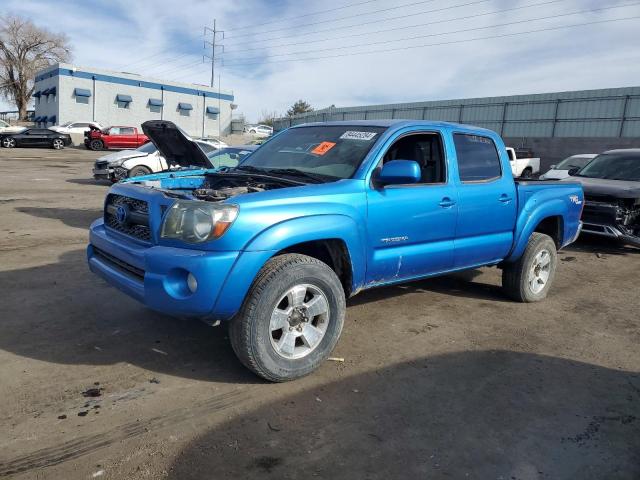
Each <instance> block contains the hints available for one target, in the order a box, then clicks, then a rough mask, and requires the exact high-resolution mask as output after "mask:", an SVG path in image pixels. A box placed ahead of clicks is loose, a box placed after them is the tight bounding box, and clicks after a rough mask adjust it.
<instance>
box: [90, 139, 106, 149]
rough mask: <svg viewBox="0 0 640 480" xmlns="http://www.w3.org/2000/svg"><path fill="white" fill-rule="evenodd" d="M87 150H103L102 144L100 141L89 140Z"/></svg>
mask: <svg viewBox="0 0 640 480" xmlns="http://www.w3.org/2000/svg"><path fill="white" fill-rule="evenodd" d="M89 148H90V149H91V150H102V149H103V148H104V143H103V141H102V140H91V142H89Z"/></svg>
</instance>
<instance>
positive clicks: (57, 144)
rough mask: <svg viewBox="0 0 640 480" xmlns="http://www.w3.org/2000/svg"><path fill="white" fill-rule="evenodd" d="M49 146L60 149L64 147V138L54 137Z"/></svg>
mask: <svg viewBox="0 0 640 480" xmlns="http://www.w3.org/2000/svg"><path fill="white" fill-rule="evenodd" d="M51 148H53V149H54V150H62V149H63V148H64V140H62V139H61V138H54V139H53V141H52V142H51Z"/></svg>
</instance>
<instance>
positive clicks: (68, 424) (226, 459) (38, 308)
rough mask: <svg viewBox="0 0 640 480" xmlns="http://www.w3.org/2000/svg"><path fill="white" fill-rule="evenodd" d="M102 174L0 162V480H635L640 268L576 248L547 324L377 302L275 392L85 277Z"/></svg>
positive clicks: (83, 164) (76, 155)
mask: <svg viewBox="0 0 640 480" xmlns="http://www.w3.org/2000/svg"><path fill="white" fill-rule="evenodd" d="M98 155H99V154H98V153H95V152H87V151H86V150H82V149H65V150H64V151H61V152H58V151H53V150H39V149H29V150H27V149H15V150H6V149H0V168H1V172H2V175H0V219H1V221H0V291H1V292H2V295H1V296H0V399H1V401H0V477H7V476H8V477H15V478H65V479H76V478H116V479H121V478H172V479H189V478H278V479H285V478H292V479H293V478H303V477H307V478H308V477H318V478H328V479H336V478H345V479H354V478H372V479H374V478H375V479H377V478H380V479H383V478H384V479H388V478H430V479H438V478H477V479H490V478H491V479H565V478H566V479H578V478H580V479H598V480H600V479H610V478H615V479H637V478H640V374H639V373H638V372H639V371H640V349H639V348H638V345H639V343H640V330H639V326H640V317H639V315H638V312H639V311H640V287H639V286H638V285H639V283H640V282H639V280H640V275H639V273H638V272H639V268H640V251H638V250H634V249H631V248H623V247H612V246H609V245H608V244H607V242H604V241H599V240H584V239H581V240H580V241H579V242H578V243H576V244H575V245H573V246H571V247H570V248H568V249H566V250H565V251H563V252H562V253H561V255H560V258H561V262H560V266H559V271H558V275H557V278H556V282H555V285H554V288H553V289H552V292H551V295H550V297H549V298H548V299H547V300H546V301H545V302H542V303H538V304H531V305H522V304H516V303H513V302H510V301H508V300H507V299H505V297H503V295H502V294H501V292H500V289H499V281H500V276H499V272H498V271H497V270H496V269H480V270H475V271H472V272H466V273H464V274H460V275H455V276H448V277H443V278H438V279H431V280H427V281H421V282H414V283H410V284H406V285H402V286H395V287H388V288H382V289H377V290H372V291H368V292H364V293H362V294H360V295H358V296H356V297H355V298H353V299H351V300H350V301H349V306H348V312H347V320H346V323H345V329H344V332H343V335H342V339H341V341H340V342H339V344H338V347H337V349H336V351H335V352H334V356H335V357H343V358H344V362H334V361H330V362H327V363H326V364H325V365H323V366H322V367H321V368H320V370H319V371H318V372H316V373H315V374H313V375H311V376H309V377H307V378H304V379H302V380H300V381H296V382H292V383H287V384H281V385H272V384H267V383H265V382H262V381H261V380H259V379H258V378H256V377H254V376H253V375H252V374H251V373H249V372H247V371H246V370H245V369H244V368H242V367H241V366H240V365H239V363H238V362H237V361H236V359H235V357H234V355H233V352H232V351H231V348H230V347H229V345H228V341H227V338H226V334H225V329H224V327H218V328H212V327H207V326H206V325H204V324H200V323H197V322H185V321H180V320H176V319H172V318H169V317H166V316H163V315H160V314H157V313H153V312H151V311H149V310H146V309H145V308H143V307H142V306H141V305H139V304H137V303H136V302H135V301H133V300H131V299H129V298H128V297H125V296H124V295H122V294H120V293H119V292H117V291H116V290H114V289H112V288H110V287H108V286H107V285H106V284H105V283H104V282H103V281H102V280H100V279H98V278H97V277H95V276H93V275H91V274H90V273H89V272H88V270H87V267H86V262H85V253H84V248H85V246H86V242H87V227H88V225H89V224H90V222H91V221H92V220H93V219H95V218H97V217H99V216H100V215H101V205H102V201H103V198H104V195H105V193H106V191H107V189H108V185H105V184H99V183H96V182H94V181H93V180H92V179H91V177H90V169H91V163H92V161H93V159H95V158H96V157H97V156H98Z"/></svg>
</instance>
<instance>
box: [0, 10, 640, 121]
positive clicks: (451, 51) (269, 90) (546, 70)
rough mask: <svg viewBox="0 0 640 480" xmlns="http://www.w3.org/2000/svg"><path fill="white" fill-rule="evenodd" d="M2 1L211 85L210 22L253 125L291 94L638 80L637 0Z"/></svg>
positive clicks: (230, 81) (161, 70)
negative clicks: (205, 57)
mask: <svg viewBox="0 0 640 480" xmlns="http://www.w3.org/2000/svg"><path fill="white" fill-rule="evenodd" d="M0 3H1V4H2V9H1V13H0V15H2V14H15V15H20V16H23V17H26V18H29V19H30V20H32V21H33V22H34V23H35V24H36V25H38V26H40V27H44V28H47V29H49V30H51V31H54V32H64V33H66V35H67V36H68V38H69V42H70V45H71V47H72V51H73V60H72V63H74V64H75V65H78V66H88V67H94V68H104V69H111V70H116V71H125V72H132V73H139V74H141V75H144V76H150V77H154V78H158V79H161V80H174V81H180V82H187V83H194V84H207V85H208V84H209V82H210V75H211V64H210V63H204V62H203V54H208V55H210V54H211V47H210V46H207V49H206V50H205V49H204V48H203V47H204V46H205V43H204V40H205V39H209V40H211V34H210V33H209V35H208V36H205V35H204V33H205V32H204V27H205V26H207V27H210V28H212V27H213V23H214V19H215V20H216V27H217V29H218V30H221V31H224V39H223V34H222V33H219V34H218V35H217V42H218V44H219V45H224V47H220V48H218V50H217V53H216V57H217V59H218V61H217V62H216V64H215V70H216V85H218V76H219V83H220V86H221V88H222V90H227V91H233V93H234V95H235V103H236V104H237V105H238V109H237V110H236V112H238V113H239V114H244V115H245V116H246V117H247V120H248V121H253V122H255V121H258V120H260V118H261V117H262V116H263V115H264V114H265V113H271V112H276V113H279V114H284V113H285V112H286V110H287V109H288V108H289V106H291V104H293V103H294V102H295V101H296V100H298V99H304V100H305V101H307V102H309V103H310V104H311V105H312V106H313V107H315V108H325V107H328V106H330V105H335V106H337V107H343V106H355V105H365V104H366V105H369V104H380V103H396V102H414V101H426V100H444V99H455V98H470V97H481V96H498V95H512V94H526V93H544V92H554V91H566V90H582V89H591V88H611V87H623V86H637V85H639V84H640V61H639V60H640V35H638V32H639V31H640V1H634V0H427V1H419V0H368V1H365V0H309V1H306V0H305V1H300V0H269V1H267V0H179V1H175V0H109V1H98V0H56V1H55V2H53V1H50V0H2V2H0ZM611 7H614V8H611ZM634 17H635V18H634ZM223 48H224V51H223ZM0 108H1V109H3V110H4V109H8V108H11V106H10V104H9V103H8V102H7V101H3V100H0Z"/></svg>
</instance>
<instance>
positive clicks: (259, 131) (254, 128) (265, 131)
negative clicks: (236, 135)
mask: <svg viewBox="0 0 640 480" xmlns="http://www.w3.org/2000/svg"><path fill="white" fill-rule="evenodd" d="M247 131H248V132H249V133H250V134H251V135H255V136H256V137H262V138H264V137H270V136H271V135H273V127H270V126H269V125H251V126H250V127H249V128H248V129H247Z"/></svg>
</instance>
